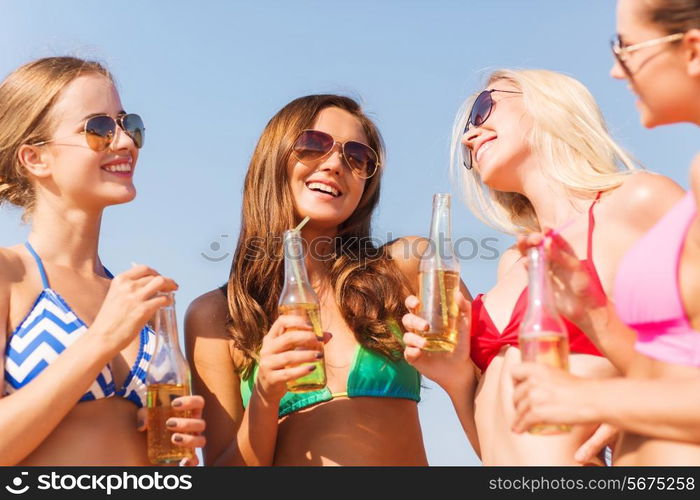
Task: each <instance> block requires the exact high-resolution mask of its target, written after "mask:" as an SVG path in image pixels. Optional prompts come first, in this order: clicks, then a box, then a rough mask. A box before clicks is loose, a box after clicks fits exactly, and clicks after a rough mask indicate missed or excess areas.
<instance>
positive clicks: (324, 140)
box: [293, 130, 334, 162]
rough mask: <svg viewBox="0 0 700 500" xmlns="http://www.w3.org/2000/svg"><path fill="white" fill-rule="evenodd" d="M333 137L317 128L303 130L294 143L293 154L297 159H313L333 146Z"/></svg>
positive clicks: (316, 158) (319, 156)
mask: <svg viewBox="0 0 700 500" xmlns="http://www.w3.org/2000/svg"><path fill="white" fill-rule="evenodd" d="M333 144H334V141H333V137H331V136H330V135H328V134H326V133H325V132H319V131H318V130H304V131H303V132H302V133H301V134H299V138H298V139H297V140H296V142H295V143H294V148H293V151H294V154H295V156H296V157H297V158H298V159H299V161H302V162H303V161H314V160H318V159H319V158H321V157H323V156H324V155H325V154H326V153H328V151H330V150H331V149H332V148H333Z"/></svg>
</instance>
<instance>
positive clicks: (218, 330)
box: [185, 288, 229, 338]
mask: <svg viewBox="0 0 700 500" xmlns="http://www.w3.org/2000/svg"><path fill="white" fill-rule="evenodd" d="M227 318H228V302H227V300H226V296H225V295H224V294H223V292H222V291H221V290H220V289H219V288H215V289H214V290H211V291H209V292H207V293H205V294H203V295H200V296H199V297H197V298H196V299H194V300H193V301H192V303H191V304H190V305H189V307H188V308H187V312H186V313H185V335H186V336H188V337H190V336H203V335H205V333H204V332H207V333H206V336H208V337H226V338H228V337H229V334H228V329H227V327H226V320H227Z"/></svg>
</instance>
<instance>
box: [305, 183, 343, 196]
mask: <svg viewBox="0 0 700 500" xmlns="http://www.w3.org/2000/svg"><path fill="white" fill-rule="evenodd" d="M306 187H307V188H309V189H310V190H311V191H316V192H317V193H323V194H328V195H331V196H332V197H333V198H337V197H339V196H340V195H342V194H343V193H341V192H340V191H338V190H337V189H335V188H334V187H333V186H329V185H328V184H324V183H322V182H307V183H306Z"/></svg>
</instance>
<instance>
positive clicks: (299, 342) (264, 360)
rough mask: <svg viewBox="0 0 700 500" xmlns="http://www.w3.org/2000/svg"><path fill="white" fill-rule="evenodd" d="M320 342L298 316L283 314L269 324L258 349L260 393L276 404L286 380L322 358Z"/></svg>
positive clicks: (310, 369)
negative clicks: (268, 329) (268, 328)
mask: <svg viewBox="0 0 700 500" xmlns="http://www.w3.org/2000/svg"><path fill="white" fill-rule="evenodd" d="M322 349H323V348H322V344H321V342H320V341H319V340H318V338H317V337H316V333H315V332H314V330H313V328H312V326H311V325H310V324H309V323H308V322H307V321H305V320H304V318H302V317H300V316H293V315H288V314H283V315H281V316H279V317H278V318H277V320H276V321H275V322H274V323H273V324H272V327H271V328H270V331H269V332H268V333H267V335H265V337H264V338H263V342H262V348H261V349H260V361H259V363H258V365H259V367H258V376H257V378H256V381H255V386H256V390H257V391H258V393H259V395H260V396H261V397H262V398H263V399H264V400H265V401H267V402H269V403H270V404H278V403H279V401H280V400H281V399H282V396H284V394H285V393H286V392H287V383H288V382H290V381H293V380H296V379H299V378H301V377H303V376H305V375H308V374H309V373H312V372H313V371H315V370H316V369H317V368H316V365H315V364H314V363H315V362H316V361H319V360H321V359H323V350H322Z"/></svg>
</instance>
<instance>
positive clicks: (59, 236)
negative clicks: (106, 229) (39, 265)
mask: <svg viewBox="0 0 700 500" xmlns="http://www.w3.org/2000/svg"><path fill="white" fill-rule="evenodd" d="M101 222H102V210H98V211H95V212H86V211H85V210H82V209H77V208H67V207H49V206H46V205H44V204H42V203H41V202H38V203H37V206H36V208H35V210H34V213H33V215H32V229H31V232H30V234H29V241H30V242H31V244H32V246H33V247H34V248H35V249H36V251H37V253H38V254H39V255H40V256H41V258H42V260H44V261H46V262H50V263H53V264H56V265H60V266H65V267H70V268H73V269H75V270H77V271H78V272H79V273H85V274H90V273H98V274H99V273H100V272H101V270H102V264H101V262H100V260H99V257H98V255H97V248H98V244H99V239H100V224H101Z"/></svg>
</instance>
